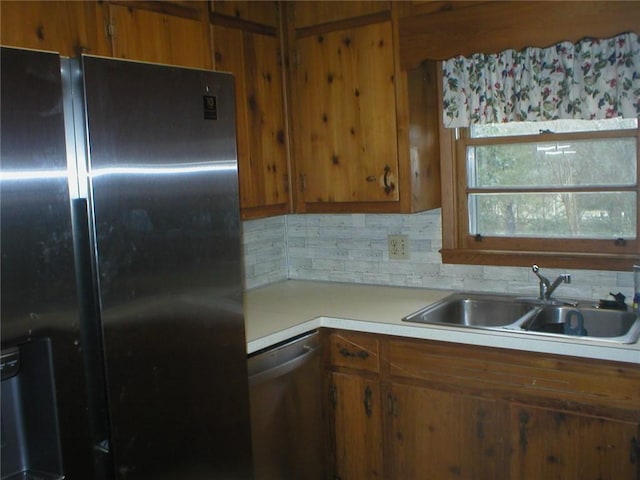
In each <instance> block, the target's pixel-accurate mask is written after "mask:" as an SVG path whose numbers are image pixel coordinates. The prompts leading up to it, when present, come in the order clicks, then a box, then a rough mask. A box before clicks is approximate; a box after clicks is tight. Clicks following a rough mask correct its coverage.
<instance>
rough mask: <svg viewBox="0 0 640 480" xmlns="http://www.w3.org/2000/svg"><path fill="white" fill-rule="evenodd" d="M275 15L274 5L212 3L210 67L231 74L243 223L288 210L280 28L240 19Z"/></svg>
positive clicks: (272, 16)
mask: <svg viewBox="0 0 640 480" xmlns="http://www.w3.org/2000/svg"><path fill="white" fill-rule="evenodd" d="M236 3H237V4H238V5H236ZM247 4H250V5H249V6H247ZM231 7H233V8H235V9H237V10H238V11H236V10H234V9H233V8H231ZM249 7H251V8H249ZM220 12H224V13H220ZM268 12H270V15H269V14H268ZM278 15H279V9H278V5H277V4H276V2H217V1H216V2H213V4H212V14H211V21H212V26H211V31H212V38H213V51H214V61H215V65H214V68H215V69H216V70H220V71H228V72H231V73H233V74H234V76H235V79H236V117H237V118H236V131H237V137H238V175H239V181H240V207H241V215H242V218H243V219H250V218H258V217H266V216H270V215H281V214H285V213H289V212H290V200H289V168H288V163H289V161H288V158H289V153H288V134H287V121H286V110H285V89H284V72H283V68H284V67H283V58H282V48H281V38H280V36H279V32H280V28H279V27H272V26H270V25H257V23H255V22H249V21H247V20H246V18H252V19H254V20H259V19H262V20H264V21H270V20H275V19H276V18H277V17H278ZM262 20H261V21H262Z"/></svg>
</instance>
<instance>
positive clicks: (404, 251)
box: [389, 235, 409, 260]
mask: <svg viewBox="0 0 640 480" xmlns="http://www.w3.org/2000/svg"><path fill="white" fill-rule="evenodd" d="M389 258H390V259H392V260H405V259H407V258H409V237H408V236H407V235H389Z"/></svg>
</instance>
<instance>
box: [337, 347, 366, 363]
mask: <svg viewBox="0 0 640 480" xmlns="http://www.w3.org/2000/svg"><path fill="white" fill-rule="evenodd" d="M340 355H342V356H343V357H357V358H360V359H362V360H364V359H366V358H367V357H368V356H369V352H367V351H365V350H358V351H357V352H352V351H351V350H349V349H348V348H345V347H342V348H341V349H340Z"/></svg>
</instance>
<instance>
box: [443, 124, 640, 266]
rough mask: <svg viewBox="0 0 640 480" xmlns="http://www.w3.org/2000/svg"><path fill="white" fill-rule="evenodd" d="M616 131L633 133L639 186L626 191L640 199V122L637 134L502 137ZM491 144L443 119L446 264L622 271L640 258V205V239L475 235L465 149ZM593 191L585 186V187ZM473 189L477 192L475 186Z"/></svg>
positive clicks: (639, 218)
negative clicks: (447, 125) (449, 125)
mask: <svg viewBox="0 0 640 480" xmlns="http://www.w3.org/2000/svg"><path fill="white" fill-rule="evenodd" d="M631 132H633V130H632V131H631ZM614 136H616V137H617V136H620V137H629V136H632V137H633V136H635V139H636V161H637V165H638V168H637V169H636V176H637V178H636V182H635V187H633V188H627V190H628V191H634V192H635V193H636V198H637V199H638V200H640V126H639V127H638V128H637V129H636V130H635V134H634V133H629V132H628V131H621V130H615V131H604V132H579V133H542V134H540V135H523V136H514V137H512V139H511V140H509V139H507V138H508V137H503V139H505V141H506V142H512V143H518V142H522V141H524V140H528V141H539V142H545V141H556V140H567V139H592V138H602V137H614ZM501 140H502V139H501ZM490 143H491V139H490V138H470V135H469V129H459V135H458V136H456V130H455V129H449V128H445V127H444V125H443V124H442V121H441V122H440V147H441V151H440V157H441V174H442V236H443V239H442V240H443V242H442V250H441V251H440V253H441V255H442V261H443V263H452V264H472V265H496V266H530V265H532V264H533V263H538V264H541V265H544V266H546V267H555V268H584V269H590V270H620V271H628V270H630V269H631V268H632V266H633V265H634V264H638V263H640V207H639V208H637V209H636V238H635V239H625V240H624V241H617V240H615V239H605V240H599V239H557V238H537V237H519V236H518V237H504V236H500V237H490V236H486V237H485V236H481V237H477V236H474V235H471V234H470V233H469V221H468V199H467V193H468V191H469V189H468V187H467V161H466V149H467V146H471V145H482V144H490ZM501 143H504V142H501ZM514 190H518V189H514ZM551 190H553V189H551ZM593 190H594V189H593V188H585V191H593ZM596 190H599V189H596ZM471 191H472V192H473V189H471Z"/></svg>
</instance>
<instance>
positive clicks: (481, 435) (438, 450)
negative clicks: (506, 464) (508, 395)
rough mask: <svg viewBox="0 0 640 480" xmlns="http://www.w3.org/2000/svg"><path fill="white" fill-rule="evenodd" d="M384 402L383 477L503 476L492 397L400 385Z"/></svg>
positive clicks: (444, 479)
mask: <svg viewBox="0 0 640 480" xmlns="http://www.w3.org/2000/svg"><path fill="white" fill-rule="evenodd" d="M386 400H387V402H388V408H387V412H386V413H387V423H388V427H389V428H388V437H387V440H388V441H387V442H386V443H385V448H386V450H387V453H388V455H387V459H388V462H387V465H386V467H387V469H386V471H387V472H388V476H387V478H394V479H395V478H401V479H405V480H410V479H415V480H425V479H430V478H433V479H438V480H447V479H460V478H469V479H471V478H473V479H498V478H503V476H502V475H498V471H499V465H498V456H499V455H498V453H499V442H500V440H499V438H500V431H499V421H498V407H497V405H496V401H494V400H488V399H483V398H476V397H473V396H471V395H464V394H459V393H451V392H444V391H441V390H435V389H432V388H425V387H421V386H414V385H403V384H400V383H392V384H391V385H390V387H389V391H388V394H387V398H386Z"/></svg>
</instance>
